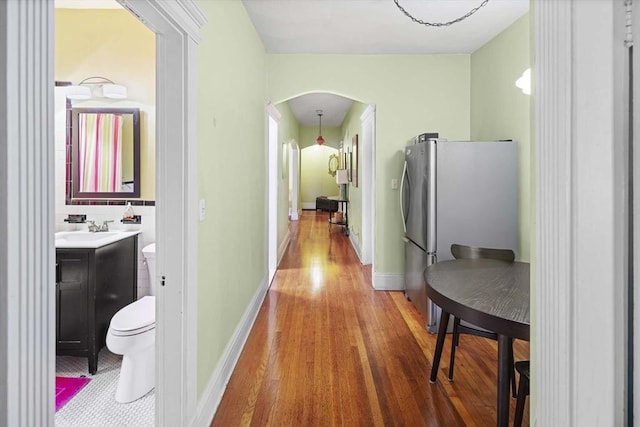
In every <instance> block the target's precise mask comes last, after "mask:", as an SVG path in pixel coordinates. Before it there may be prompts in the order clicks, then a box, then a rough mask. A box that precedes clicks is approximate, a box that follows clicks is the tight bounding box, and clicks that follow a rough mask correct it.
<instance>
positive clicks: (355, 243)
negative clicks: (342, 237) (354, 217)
mask: <svg viewBox="0 0 640 427" xmlns="http://www.w3.org/2000/svg"><path fill="white" fill-rule="evenodd" d="M349 241H350V242H351V246H352V247H353V250H354V251H356V255H358V259H359V260H360V264H362V249H360V243H359V242H358V241H357V240H356V239H355V237H354V236H353V233H352V232H351V230H349Z"/></svg>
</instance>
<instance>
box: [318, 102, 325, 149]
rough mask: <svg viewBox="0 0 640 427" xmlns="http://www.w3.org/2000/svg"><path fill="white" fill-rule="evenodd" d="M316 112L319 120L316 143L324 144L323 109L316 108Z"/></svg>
mask: <svg viewBox="0 0 640 427" xmlns="http://www.w3.org/2000/svg"><path fill="white" fill-rule="evenodd" d="M316 113H317V114H318V120H319V125H318V137H317V138H316V144H318V145H322V144H324V138H323V137H322V110H316Z"/></svg>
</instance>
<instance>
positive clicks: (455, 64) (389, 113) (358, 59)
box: [267, 54, 470, 273]
mask: <svg viewBox="0 0 640 427" xmlns="http://www.w3.org/2000/svg"><path fill="white" fill-rule="evenodd" d="M469 64H470V56H469V55H312V54H308V55H289V54H286V55H285V54H282V55H281V54H267V88H268V90H267V98H268V99H270V100H271V101H273V102H274V103H277V102H282V101H286V100H288V99H290V98H293V97H296V96H298V95H301V94H305V93H310V92H330V93H335V94H338V95H342V96H345V97H348V98H352V99H355V100H358V101H361V102H363V103H366V104H370V103H371V104H375V105H376V164H375V170H376V173H375V180H376V195H375V197H376V207H375V208H376V223H375V233H376V253H375V268H376V271H377V272H386V273H401V272H402V271H403V269H404V248H403V245H402V239H401V236H402V224H401V218H400V213H399V209H398V206H399V193H398V190H392V189H391V186H390V182H391V179H392V178H395V179H400V176H401V174H402V164H403V155H402V150H403V148H404V146H405V145H406V143H407V141H408V140H409V138H411V137H412V136H415V135H417V134H419V133H421V132H425V131H438V132H440V134H441V135H443V136H446V137H447V138H449V139H469V135H470V134H469V129H470V101H469V93H470V75H469V70H470V68H469Z"/></svg>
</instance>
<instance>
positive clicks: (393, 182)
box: [391, 178, 398, 190]
mask: <svg viewBox="0 0 640 427" xmlns="http://www.w3.org/2000/svg"><path fill="white" fill-rule="evenodd" d="M391 189H392V190H397V189H398V180H397V179H396V178H393V179H392V180H391Z"/></svg>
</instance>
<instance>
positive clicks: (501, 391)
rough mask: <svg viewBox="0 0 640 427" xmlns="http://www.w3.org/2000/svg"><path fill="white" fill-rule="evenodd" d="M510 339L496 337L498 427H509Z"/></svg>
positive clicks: (504, 336)
mask: <svg viewBox="0 0 640 427" xmlns="http://www.w3.org/2000/svg"><path fill="white" fill-rule="evenodd" d="M511 341H512V339H511V337H508V336H506V335H498V427H507V426H508V425H509V384H510V379H511V372H510V366H511V359H510V357H509V354H510V353H509V349H510V348H511Z"/></svg>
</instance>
